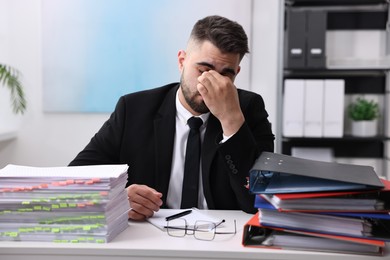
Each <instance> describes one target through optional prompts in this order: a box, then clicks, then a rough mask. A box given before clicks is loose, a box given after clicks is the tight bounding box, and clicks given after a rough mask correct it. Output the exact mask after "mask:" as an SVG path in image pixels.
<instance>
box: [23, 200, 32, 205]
mask: <svg viewBox="0 0 390 260" xmlns="http://www.w3.org/2000/svg"><path fill="white" fill-rule="evenodd" d="M29 204H30V201H22V205H29Z"/></svg>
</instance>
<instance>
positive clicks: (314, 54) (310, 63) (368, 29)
mask: <svg viewBox="0 0 390 260" xmlns="http://www.w3.org/2000/svg"><path fill="white" fill-rule="evenodd" d="M389 5H390V1H388V0H324V1H323V0H311V1H310V0H296V1H287V0H286V1H285V28H284V45H285V53H284V69H283V81H284V80H286V79H303V80H310V79H324V80H325V79H343V80H344V82H345V104H348V102H349V100H350V99H349V97H351V96H354V95H367V94H369V95H374V96H376V97H377V98H378V101H379V104H380V108H381V110H380V113H381V117H380V120H379V132H378V135H377V136H375V137H368V138H363V137H353V136H351V135H350V132H349V129H348V120H344V134H343V136H342V137H335V138H333V137H332V138H329V137H303V136H302V137H286V136H284V135H283V116H284V115H283V105H284V104H283V95H284V84H282V86H280V87H281V90H280V91H279V92H278V93H280V96H279V97H278V98H279V99H278V115H279V116H278V122H277V123H278V129H282V130H281V131H279V132H277V133H276V134H277V149H280V152H281V153H284V154H291V152H292V148H293V147H308V148H323V147H326V148H332V150H333V153H334V156H335V158H336V159H337V158H338V157H342V158H375V159H379V160H380V161H381V166H380V169H381V171H382V172H378V174H379V175H382V176H384V177H387V178H390V174H389V173H388V170H389V169H390V168H389V166H388V165H389V162H390V156H389V154H388V153H389V152H390V141H389V136H390V127H389V126H390V122H389V121H390V119H389V118H390V111H389V102H390V94H389V92H390V91H389V90H390V72H389V71H390V22H389V17H390V9H389ZM302 13H304V14H305V16H304V17H303V18H302ZM305 19H306V20H307V21H306V20H305ZM303 21H306V24H303V26H304V27H303V29H302V26H299V25H302V23H303ZM292 24H294V25H292ZM294 26H295V27H294ZM315 26H316V27H317V28H315ZM305 29H306V31H304V30H305ZM310 30H312V31H310ZM313 30H317V31H316V32H315V34H316V35H314V34H313V33H312V32H313ZM360 32H362V33H361V34H359V33H360ZM312 34H313V35H314V37H313V35H312ZM367 36H369V37H367ZM371 36H372V37H371ZM313 39H314V40H313ZM360 41H362V42H363V43H362V44H361V43H360ZM372 42H374V44H373V45H374V46H372V44H371V43H372ZM294 44H295V45H294ZM370 44H371V45H370ZM316 45H318V47H317V46H316ZM297 46H298V47H297ZM300 46H302V48H301V47H300ZM313 46H314V47H313ZM340 46H341V47H340ZM343 46H344V47H343ZM337 48H341V49H337ZM313 50H314V51H313ZM366 53H368V55H366ZM356 54H357V55H356ZM344 112H345V111H344Z"/></svg>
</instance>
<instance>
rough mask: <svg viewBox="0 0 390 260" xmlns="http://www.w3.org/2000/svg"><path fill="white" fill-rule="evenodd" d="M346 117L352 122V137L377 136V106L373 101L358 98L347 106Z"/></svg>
mask: <svg viewBox="0 0 390 260" xmlns="http://www.w3.org/2000/svg"><path fill="white" fill-rule="evenodd" d="M348 116H349V118H350V119H351V120H352V135H354V136H375V135H376V134H377V128H378V127H377V119H378V117H379V104H378V103H377V102H375V101H374V100H367V99H365V98H364V97H358V98H357V99H356V100H355V101H354V102H352V103H351V104H349V106H348Z"/></svg>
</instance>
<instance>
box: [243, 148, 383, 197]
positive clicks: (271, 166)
mask: <svg viewBox="0 0 390 260" xmlns="http://www.w3.org/2000/svg"><path fill="white" fill-rule="evenodd" d="M383 187H384V185H383V183H382V182H381V180H380V179H379V177H378V175H377V174H376V172H375V171H374V168H373V167H371V166H363V165H351V164H341V163H334V162H322V161H315V160H309V159H303V158H296V157H292V156H288V155H284V154H278V153H271V152H262V153H261V155H260V156H259V157H258V158H257V160H256V161H255V163H254V165H253V167H252V169H251V170H250V172H249V190H250V192H251V193H254V194H262V193H263V194H278V193H296V192H314V191H337V190H339V191H341V190H370V189H378V188H383Z"/></svg>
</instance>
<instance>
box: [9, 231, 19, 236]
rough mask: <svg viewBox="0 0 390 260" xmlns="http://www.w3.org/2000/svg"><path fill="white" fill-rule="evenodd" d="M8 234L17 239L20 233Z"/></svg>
mask: <svg viewBox="0 0 390 260" xmlns="http://www.w3.org/2000/svg"><path fill="white" fill-rule="evenodd" d="M8 234H9V236H10V237H17V236H18V235H19V233H18V232H9V233H8Z"/></svg>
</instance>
